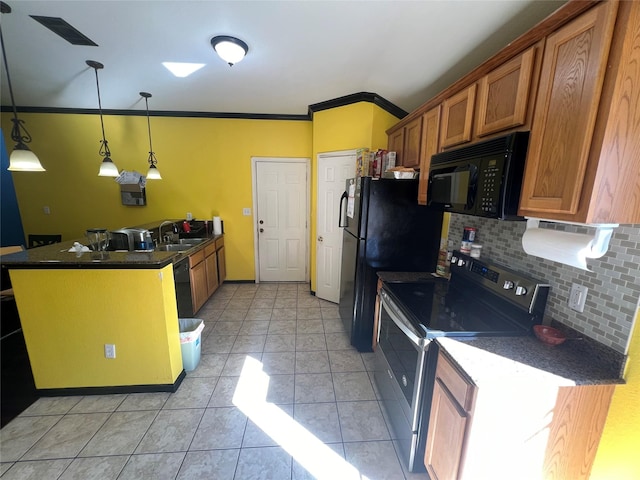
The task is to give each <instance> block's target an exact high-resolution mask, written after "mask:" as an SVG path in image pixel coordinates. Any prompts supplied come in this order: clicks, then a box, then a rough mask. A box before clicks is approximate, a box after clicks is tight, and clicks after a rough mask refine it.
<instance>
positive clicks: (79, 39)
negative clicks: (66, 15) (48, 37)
mask: <svg viewBox="0 0 640 480" xmlns="http://www.w3.org/2000/svg"><path fill="white" fill-rule="evenodd" d="M29 16H30V17H31V18H33V19H34V20H35V21H36V22H38V23H41V24H42V25H44V26H45V27H47V28H48V29H49V30H51V31H52V32H53V33H55V34H56V35H59V36H61V37H62V38H64V39H65V40H66V41H67V42H69V43H70V44H72V45H88V46H91V47H97V46H98V44H97V43H95V42H94V41H93V40H91V39H90V38H88V37H87V36H86V35H84V34H82V33H81V32H79V31H78V30H77V29H76V28H75V27H73V26H72V25H69V23H67V22H66V21H65V20H63V19H62V18H59V17H42V16H39V15H29Z"/></svg>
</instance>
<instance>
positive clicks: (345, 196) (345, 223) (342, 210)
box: [338, 192, 348, 227]
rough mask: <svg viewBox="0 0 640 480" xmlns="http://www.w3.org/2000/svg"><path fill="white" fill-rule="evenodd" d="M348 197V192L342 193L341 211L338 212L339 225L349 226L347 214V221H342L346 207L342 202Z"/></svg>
mask: <svg viewBox="0 0 640 480" xmlns="http://www.w3.org/2000/svg"><path fill="white" fill-rule="evenodd" d="M347 198H348V194H347V192H344V193H343V194H342V196H341V197H340V213H339V214H338V227H346V226H347V222H346V215H345V222H344V223H342V213H343V212H344V208H343V206H342V203H343V202H344V201H345V200H346V199H347Z"/></svg>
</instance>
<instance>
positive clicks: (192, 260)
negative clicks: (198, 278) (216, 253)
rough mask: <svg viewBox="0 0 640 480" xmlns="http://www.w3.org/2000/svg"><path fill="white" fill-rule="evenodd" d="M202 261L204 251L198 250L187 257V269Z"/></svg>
mask: <svg viewBox="0 0 640 480" xmlns="http://www.w3.org/2000/svg"><path fill="white" fill-rule="evenodd" d="M203 260H204V249H201V250H198V251H197V252H196V253H194V254H192V255H189V267H190V268H193V267H195V266H196V265H197V264H199V263H200V262H202V261H203Z"/></svg>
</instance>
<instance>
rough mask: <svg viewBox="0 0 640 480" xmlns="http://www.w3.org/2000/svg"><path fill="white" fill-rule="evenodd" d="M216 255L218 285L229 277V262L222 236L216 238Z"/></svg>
mask: <svg viewBox="0 0 640 480" xmlns="http://www.w3.org/2000/svg"><path fill="white" fill-rule="evenodd" d="M216 257H217V261H218V285H222V282H224V281H225V279H226V278H227V262H226V260H225V253H224V238H223V237H220V238H219V239H217V240H216Z"/></svg>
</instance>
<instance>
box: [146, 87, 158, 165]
mask: <svg viewBox="0 0 640 480" xmlns="http://www.w3.org/2000/svg"><path fill="white" fill-rule="evenodd" d="M143 96H144V102H145V104H146V106H147V130H148V131H149V163H150V164H151V165H154V166H155V164H156V163H158V160H156V155H155V153H153V146H152V145H151V120H150V119H149V96H151V95H150V94H149V95H148V96H147V95H143Z"/></svg>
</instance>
